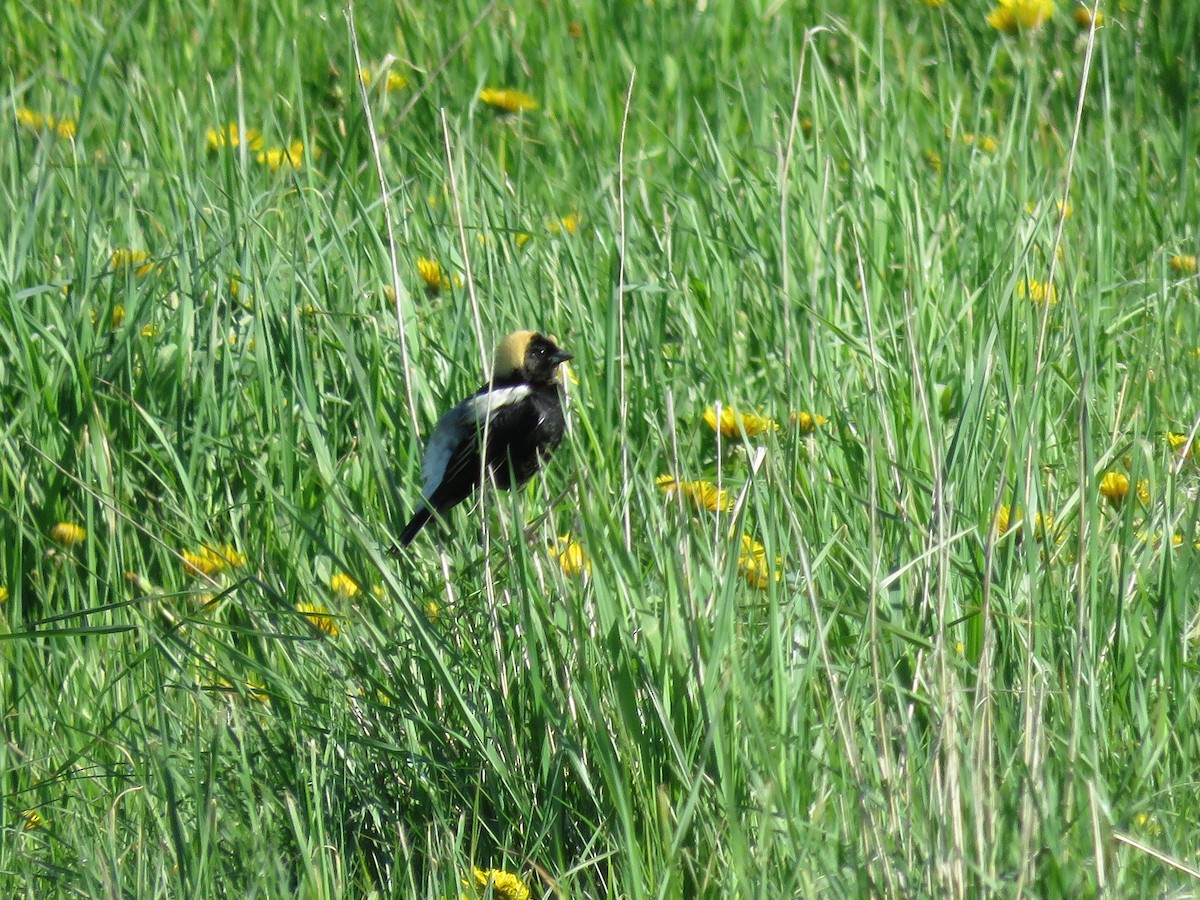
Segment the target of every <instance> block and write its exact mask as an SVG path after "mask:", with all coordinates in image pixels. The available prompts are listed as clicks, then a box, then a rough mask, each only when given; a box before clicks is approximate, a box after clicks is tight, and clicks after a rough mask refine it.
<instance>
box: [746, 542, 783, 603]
mask: <svg viewBox="0 0 1200 900" xmlns="http://www.w3.org/2000/svg"><path fill="white" fill-rule="evenodd" d="M782 565H783V560H782V559H780V558H779V557H778V556H777V557H775V566H774V570H772V567H771V565H770V564H769V563H768V562H767V548H766V547H764V546H763V545H762V544H760V543H759V542H758V541H756V540H754V538H752V537H750V535H748V534H743V535H742V552H741V553H740V554H739V555H738V571H739V572H740V573H741V575H742V577H743V578H745V579H746V581H747V583H748V584H749V585H750V586H751V587H756V588H758V589H759V590H765V589H766V587H767V585H769V584H770V583H771V582H772V581H778V580H779V579H780V578H782V577H783V573H782V571H781V567H782Z"/></svg>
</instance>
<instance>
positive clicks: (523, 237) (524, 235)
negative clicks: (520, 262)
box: [514, 231, 533, 250]
mask: <svg viewBox="0 0 1200 900" xmlns="http://www.w3.org/2000/svg"><path fill="white" fill-rule="evenodd" d="M532 237H533V235H532V234H530V233H529V232H528V231H518V232H517V236H516V238H515V239H514V240H515V241H516V243H517V249H518V250H521V249H523V248H524V247H525V245H526V244H528V243H529V240H530V239H531V238H532Z"/></svg>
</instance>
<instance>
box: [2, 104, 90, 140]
mask: <svg viewBox="0 0 1200 900" xmlns="http://www.w3.org/2000/svg"><path fill="white" fill-rule="evenodd" d="M15 115H16V119H17V124H18V125H20V126H21V127H22V128H24V129H26V130H27V131H32V132H33V133H34V134H45V133H48V132H50V133H53V134H55V135H57V136H58V137H60V138H62V139H63V140H64V141H69V140H71V139H72V138H74V137H75V120H74V119H68V118H63V119H55V118H54V116H52V115H50V114H49V113H46V114H45V115H43V114H42V113H40V112H34V111H33V110H32V109H28V108H26V107H24V106H21V107H18V108H17V110H16V111H15Z"/></svg>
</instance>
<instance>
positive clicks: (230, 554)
mask: <svg viewBox="0 0 1200 900" xmlns="http://www.w3.org/2000/svg"><path fill="white" fill-rule="evenodd" d="M180 555H181V556H182V557H183V567H184V569H185V570H187V572H188V573H189V574H191V575H216V574H217V573H218V572H224V571H225V570H226V569H240V568H241V567H242V566H244V565H245V564H246V554H244V553H241V552H239V551H238V549H237V548H236V547H234V546H233V544H224V545H222V546H221V547H218V548H216V549H215V550H214V549H213V548H212V547H208V546H202V547H201V548H200V550H199V552H197V553H193V552H192V551H191V550H182V551H180Z"/></svg>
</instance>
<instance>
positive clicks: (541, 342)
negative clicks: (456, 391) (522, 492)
mask: <svg viewBox="0 0 1200 900" xmlns="http://www.w3.org/2000/svg"><path fill="white" fill-rule="evenodd" d="M571 358H572V357H571V354H570V353H567V352H566V351H565V350H562V349H560V348H559V347H558V346H557V345H556V344H555V343H554V341H552V340H551V339H550V338H547V337H545V336H543V335H541V334H538V333H537V332H534V331H514V332H513V333H512V334H510V335H509V336H508V337H506V338H505V339H504V340H503V341H501V342H500V344H499V346H497V347H496V355H495V357H494V359H493V362H492V380H491V381H490V382H489V383H488V384H485V385H484V386H483V387H481V388H480V389H479V390H478V391H476V392H475V393H474V394H472V395H471V396H470V397H468V398H467V399H466V400H464V401H462V402H461V403H459V404H458V405H457V406H456V407H454V408H453V409H452V410H450V411H449V412H448V413H446V414H445V415H444V416H442V417H441V418H440V419H439V420H438V423H437V426H436V427H435V428H434V429H433V436H432V437H430V438H429V443H428V445H426V447H425V457H424V459H423V460H422V461H421V477H422V478H423V479H424V482H425V487H424V489H423V491H422V498H421V502H420V504H418V506H417V509H416V511H415V512H414V513H413V517H412V519H411V520H409V523H408V524H407V525H405V526H404V531H402V532H401V533H400V546H401V547H407V546H408V545H409V544H410V543H412V539H413V538H414V537H416V536H417V532H419V531H420V530H421V529H422V528H424V527H425V523H426V522H428V521H429V519H430V518H431V517H433V516H434V515H437V516H439V517H442V516H445V514H446V513H447V512H449V511H450V510H451V509H452V508H453V507H454V506H457V505H458V504H459V503H461V502H462V501H463V500H465V499H467V497H469V496H471V494H472V493H473V492H474V491H475V489H476V488H478V487H479V482H480V477H481V475H483V474H484V471H485V466H486V473H487V478H488V479H489V480H491V481H493V482H494V483H495V485H496V487H499V488H503V489H504V490H509V489H511V488H514V487H518V488H519V487H521V486H522V485H524V484H525V482H527V481H529V479H530V478H532V477H533V476H534V473H536V472H537V471H538V469H540V468H541V467H542V464H543V463H544V462H545V461H546V460H547V459H548V458H549V457H550V454H552V453H553V452H554V450H555V448H557V447H558V445H559V444H560V443H562V438H563V429H564V428H565V426H566V421H565V419H564V418H563V395H562V386H561V384H560V382H559V378H558V367H559V366H560V365H561V364H562V363H564V362H566V361H567V360H568V359H571ZM481 450H483V454H482V456H483V459H482V460H481V458H480V456H481V454H480V451H481Z"/></svg>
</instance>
